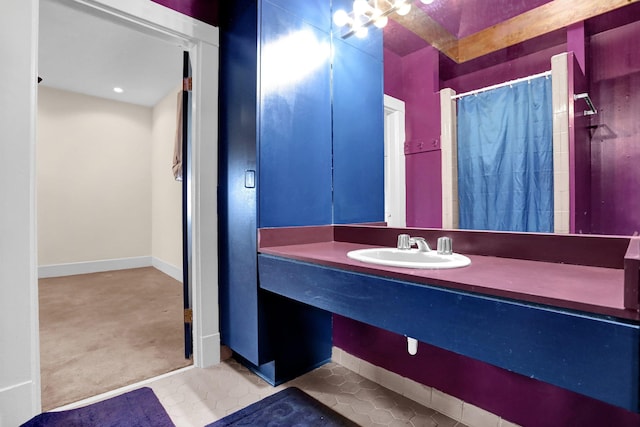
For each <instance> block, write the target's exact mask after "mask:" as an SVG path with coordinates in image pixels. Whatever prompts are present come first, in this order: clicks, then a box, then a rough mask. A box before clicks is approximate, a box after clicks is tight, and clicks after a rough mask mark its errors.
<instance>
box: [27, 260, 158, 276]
mask: <svg viewBox="0 0 640 427" xmlns="http://www.w3.org/2000/svg"><path fill="white" fill-rule="evenodd" d="M152 265H153V264H152V261H151V257H150V256H140V257H131V258H117V259H102V260H98V261H85V262H71V263H68V264H52V265H41V266H39V267H38V278H40V279H45V278H47V277H62V276H73V275H76V274H88V273H99V272H102V271H113V270H126V269H129V268H140V267H151V266H152Z"/></svg>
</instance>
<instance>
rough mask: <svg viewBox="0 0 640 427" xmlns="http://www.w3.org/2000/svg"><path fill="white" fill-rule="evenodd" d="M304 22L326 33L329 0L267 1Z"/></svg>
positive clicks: (329, 17)
mask: <svg viewBox="0 0 640 427" xmlns="http://www.w3.org/2000/svg"><path fill="white" fill-rule="evenodd" d="M268 2H269V3H272V4H274V5H277V6H279V7H281V8H283V9H285V10H287V11H289V12H291V13H292V14H294V15H295V16H297V17H298V18H301V19H302V20H304V21H305V22H307V23H309V24H311V25H314V26H315V27H318V28H319V29H321V30H323V31H325V32H328V31H329V28H330V26H331V10H330V5H331V0H269V1H268Z"/></svg>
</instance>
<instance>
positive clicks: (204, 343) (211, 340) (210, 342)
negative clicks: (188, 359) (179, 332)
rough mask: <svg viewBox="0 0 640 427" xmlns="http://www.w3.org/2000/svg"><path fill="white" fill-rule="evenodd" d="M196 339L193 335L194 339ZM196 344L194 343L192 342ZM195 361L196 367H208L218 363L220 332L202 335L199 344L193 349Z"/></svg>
mask: <svg viewBox="0 0 640 427" xmlns="http://www.w3.org/2000/svg"><path fill="white" fill-rule="evenodd" d="M195 339H196V337H195V335H194V340H195ZM194 344H196V343H194ZM194 350H195V351H197V352H198V354H195V355H194V356H195V363H196V366H197V367H198V368H208V367H210V366H214V365H217V364H218V363H220V334H219V333H216V334H212V335H207V336H204V337H202V339H201V340H200V345H196V348H195V349H194Z"/></svg>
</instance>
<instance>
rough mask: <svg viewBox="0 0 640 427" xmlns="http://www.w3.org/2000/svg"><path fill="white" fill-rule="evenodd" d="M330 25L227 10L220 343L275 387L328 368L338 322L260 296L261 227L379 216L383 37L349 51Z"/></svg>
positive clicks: (310, 15) (321, 8)
mask: <svg viewBox="0 0 640 427" xmlns="http://www.w3.org/2000/svg"><path fill="white" fill-rule="evenodd" d="M331 16H332V9H331V1H330V0H305V1H297V0H268V1H267V0H253V1H251V0H246V1H234V2H226V3H224V4H223V5H222V6H221V48H220V56H221V61H220V169H219V173H220V177H219V182H220V188H219V206H220V258H221V259H220V265H221V271H220V313H221V319H220V322H221V333H222V341H223V343H224V344H226V345H228V346H229V347H230V348H231V349H232V350H233V351H234V352H235V353H236V355H237V357H238V358H240V359H242V360H243V361H244V362H245V363H246V364H247V365H248V366H250V367H251V368H252V369H254V370H255V371H256V372H257V373H258V374H260V375H262V376H263V377H264V378H265V379H266V380H267V381H269V382H271V383H273V384H277V383H279V382H282V381H285V380H287V379H289V378H291V377H294V376H296V375H298V374H300V373H303V372H305V371H306V370H309V369H311V368H313V367H315V366H317V365H319V364H321V363H324V362H325V361H327V360H329V359H330V357H331V313H329V312H327V311H324V310H321V309H318V308H314V307H310V306H306V305H302V304H299V303H297V302H295V301H292V300H290V299H288V298H284V297H281V296H278V295H275V294H272V293H270V292H268V291H265V290H260V289H259V286H258V267H257V228H258V227H283V226H305V225H326V224H332V223H334V222H340V223H347V222H371V221H382V220H383V218H384V176H383V170H384V147H383V101H382V99H383V98H382V97H383V89H382V88H383V86H382V34H381V32H380V31H379V30H376V31H377V34H376V32H374V33H373V34H372V35H373V37H372V38H371V39H367V40H358V39H355V38H352V39H349V40H348V41H346V42H344V41H342V40H341V39H340V37H339V36H336V34H332V30H333V28H332V22H331ZM332 58H334V59H333V62H332ZM287 325H296V328H291V327H290V326H288V327H287Z"/></svg>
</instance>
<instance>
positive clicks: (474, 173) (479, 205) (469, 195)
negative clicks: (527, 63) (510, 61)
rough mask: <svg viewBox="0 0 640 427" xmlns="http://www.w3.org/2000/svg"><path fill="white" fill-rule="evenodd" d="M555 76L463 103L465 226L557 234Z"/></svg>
mask: <svg viewBox="0 0 640 427" xmlns="http://www.w3.org/2000/svg"><path fill="white" fill-rule="evenodd" d="M552 127H553V124H552V105H551V78H550V77H539V78H536V79H533V80H530V81H524V82H520V83H516V84H513V85H511V86H504V87H501V88H497V89H493V90H489V91H486V92H482V93H479V94H476V95H469V96H466V97H463V98H460V99H459V100H458V197H459V215H460V216H459V225H460V228H464V229H476V230H506V231H538V232H552V231H553V145H552Z"/></svg>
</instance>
